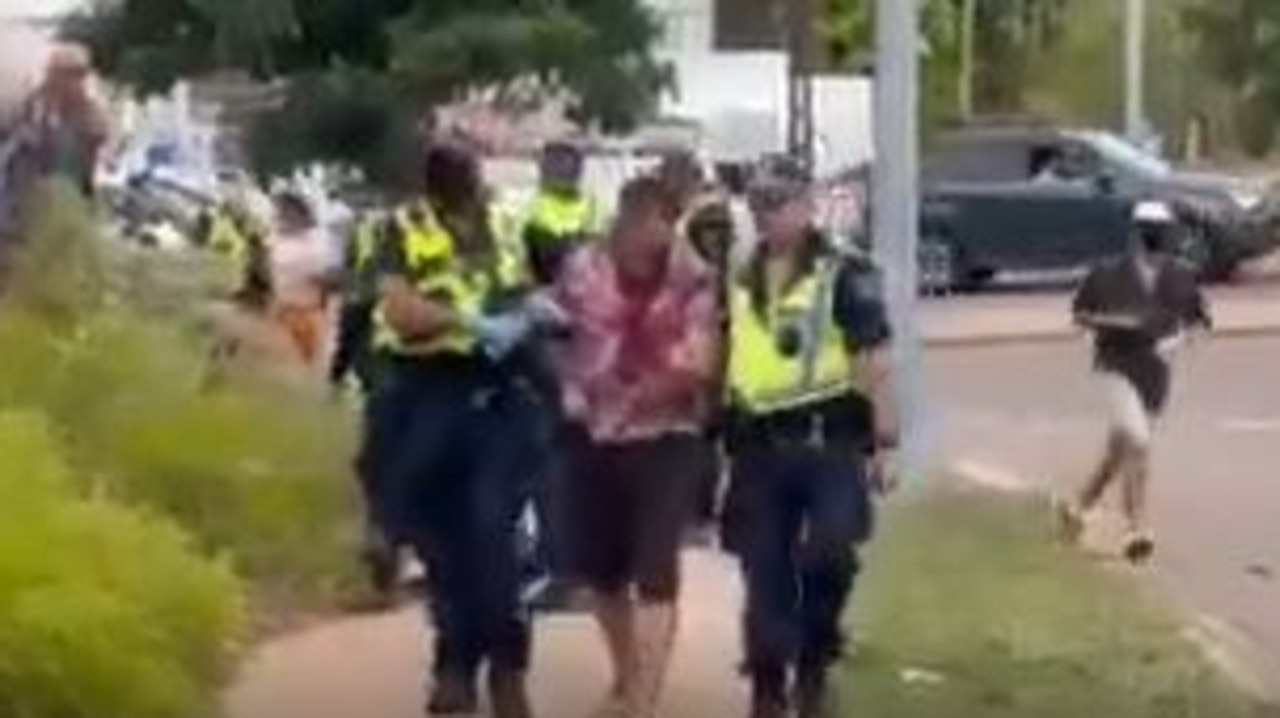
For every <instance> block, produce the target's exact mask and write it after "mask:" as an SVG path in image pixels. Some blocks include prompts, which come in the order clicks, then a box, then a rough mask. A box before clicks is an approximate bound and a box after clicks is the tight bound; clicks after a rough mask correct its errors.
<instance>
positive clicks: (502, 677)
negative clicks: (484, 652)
mask: <svg viewBox="0 0 1280 718" xmlns="http://www.w3.org/2000/svg"><path fill="white" fill-rule="evenodd" d="M489 707H490V709H491V710H492V711H493V718H533V705H532V704H531V703H530V701H529V691H528V688H527V687H526V685H525V673H524V671H516V670H511V669H507V668H492V669H490V670H489Z"/></svg>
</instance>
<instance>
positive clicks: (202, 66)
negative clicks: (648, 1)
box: [66, 0, 667, 165]
mask: <svg viewBox="0 0 1280 718" xmlns="http://www.w3.org/2000/svg"><path fill="white" fill-rule="evenodd" d="M660 30H661V28H660V27H659V25H658V22H657V20H656V18H655V17H653V16H652V14H651V13H650V12H649V11H648V10H647V8H646V7H645V6H644V4H643V2H642V0H104V1H103V2H100V3H99V4H97V5H95V6H94V7H93V8H92V9H91V10H90V11H88V12H86V13H84V14H81V15H79V16H77V17H75V18H73V19H72V20H71V21H70V22H69V23H68V25H67V28H66V31H67V33H68V34H70V35H71V36H73V37H75V38H76V39H79V40H81V41H83V42H85V43H86V44H87V45H89V47H90V48H91V50H92V51H93V52H94V54H95V57H96V58H97V59H98V62H99V63H100V65H101V67H102V69H103V71H104V72H105V73H106V74H107V75H108V76H110V77H112V78H114V79H116V80H118V81H121V82H123V83H125V84H127V85H130V86H132V87H135V88H137V89H138V90H140V91H142V92H144V93H149V92H159V91H164V90H165V89H167V88H168V87H170V86H172V85H173V84H174V83H175V82H176V81H178V80H181V79H184V78H191V77H198V76H201V75H204V74H207V73H211V72H215V71H240V72H245V73H248V74H249V75H251V76H252V77H255V78H257V79H260V80H283V81H285V82H286V84H287V85H288V86H289V88H290V93H289V95H290V97H289V99H288V100H286V102H285V105H284V107H282V108H280V110H279V111H277V112H276V113H275V114H274V116H273V117H264V118H262V122H261V123H260V124H259V127H258V128H257V131H258V132H259V133H262V134H265V135H268V136H273V135H275V134H276V133H275V132H271V131H270V130H272V129H273V128H275V129H280V130H282V129H284V128H285V127H288V128H289V130H290V131H289V132H288V133H287V134H289V135H292V139H295V140H306V141H305V142H301V143H298V142H295V143H293V144H296V145H298V147H297V151H296V152H289V151H287V148H286V147H283V146H281V145H280V144H279V143H277V142H275V141H272V140H271V139H267V138H264V139H263V140H262V141H260V142H257V143H254V144H256V145H258V146H259V147H261V148H272V149H273V151H272V152H268V153H267V154H268V155H270V156H271V160H270V162H269V163H268V164H272V165H277V164H281V163H284V164H287V163H288V162H290V161H292V160H293V159H294V158H293V157H291V155H300V154H303V153H312V154H313V153H315V152H316V151H317V150H322V151H323V152H322V153H321V154H320V155H319V156H320V157H332V158H336V159H344V160H353V159H354V160H356V161H357V164H365V165H368V164H371V163H373V164H376V162H374V160H375V159H376V157H379V156H384V155H385V154H386V152H387V150H386V148H385V146H384V145H385V144H386V142H388V141H390V140H392V139H394V138H395V136H398V135H404V134H405V126H406V124H413V123H414V122H413V120H412V118H411V117H410V115H413V114H417V113H421V112H422V111H424V110H425V108H428V107H431V106H433V105H437V104H441V103H446V102H449V101H451V100H453V99H457V98H459V97H461V96H463V95H465V94H466V93H468V92H471V91H473V90H477V89H486V90H491V89H497V90H499V91H501V90H502V89H504V88H506V87H508V86H514V85H517V84H518V85H520V86H521V87H528V86H529V85H530V84H531V83H532V84H533V85H534V86H536V87H539V88H541V89H542V90H543V91H545V92H546V93H548V94H557V95H562V96H567V97H569V98H570V109H571V111H572V112H573V114H574V116H575V118H576V119H579V120H581V121H582V122H584V123H587V124H591V125H596V126H600V127H602V128H604V129H610V130H612V129H623V128H627V127H629V126H631V125H633V124H635V123H636V122H637V121H639V120H640V119H643V118H644V117H645V116H646V114H647V113H648V112H649V111H650V110H651V109H652V107H653V105H654V102H655V100H656V97H657V95H658V93H659V92H660V90H661V89H662V87H663V86H664V83H665V81H666V78H667V75H666V72H665V68H664V66H663V65H662V64H661V63H660V62H659V61H658V60H656V59H655V58H654V56H653V55H652V53H651V46H652V45H653V43H654V41H655V40H656V39H657V38H658V36H659V33H660ZM308 103H312V104H315V105H316V107H313V108H312V109H313V110H317V111H316V112H302V111H299V107H301V106H304V105H307V104H308ZM312 115H329V117H315V118H312V117H311V116H312ZM299 123H301V125H300V124H299ZM371 130H376V131H377V132H376V133H375V134H372V135H371V134H369V133H370V131H371ZM359 137H364V138H365V139H364V141H363V142H360V141H358V139H359ZM281 139H290V138H281ZM272 145H275V146H274V147H272ZM352 155H357V157H352ZM313 156H314V154H313ZM297 159H301V157H298V158H297Z"/></svg>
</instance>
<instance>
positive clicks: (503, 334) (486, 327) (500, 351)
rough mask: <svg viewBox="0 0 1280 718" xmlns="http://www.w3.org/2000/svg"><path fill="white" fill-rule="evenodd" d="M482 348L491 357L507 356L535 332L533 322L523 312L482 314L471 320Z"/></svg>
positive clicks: (496, 358)
mask: <svg viewBox="0 0 1280 718" xmlns="http://www.w3.org/2000/svg"><path fill="white" fill-rule="evenodd" d="M471 330H472V331H473V332H475V335H476V338H477V339H478V340H479V342H480V348H481V349H482V350H483V351H484V353H485V354H487V355H488V356H489V358H490V359H495V360H501V359H504V358H506V357H507V355H509V354H510V353H511V352H512V351H514V350H515V348H516V347H518V346H519V345H520V343H521V342H523V341H524V340H525V339H527V338H528V337H529V335H530V334H531V333H532V332H533V322H532V321H530V319H529V317H528V315H526V314H525V313H523V312H514V313H509V314H497V315H481V316H479V317H476V318H475V319H473V320H472V321H471Z"/></svg>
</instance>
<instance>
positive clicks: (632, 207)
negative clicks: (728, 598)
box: [233, 142, 1208, 718]
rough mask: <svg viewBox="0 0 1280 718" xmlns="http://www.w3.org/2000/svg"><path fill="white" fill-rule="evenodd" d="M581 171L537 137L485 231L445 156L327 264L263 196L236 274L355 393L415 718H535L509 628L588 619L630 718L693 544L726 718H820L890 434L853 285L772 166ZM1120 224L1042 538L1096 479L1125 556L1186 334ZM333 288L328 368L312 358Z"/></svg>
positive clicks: (884, 385)
mask: <svg viewBox="0 0 1280 718" xmlns="http://www.w3.org/2000/svg"><path fill="white" fill-rule="evenodd" d="M583 169H584V156H583V153H582V151H581V150H580V149H578V148H577V147H575V146H574V145H572V144H570V143H553V144H551V145H549V146H548V147H546V149H545V151H544V153H543V156H542V160H541V183H540V188H539V191H538V193H537V195H536V197H535V198H534V200H533V201H532V202H531V203H530V204H529V206H528V207H527V208H525V209H524V211H522V212H520V213H517V214H518V219H517V221H514V222H513V221H511V213H510V212H509V211H507V210H506V209H505V208H499V207H497V206H495V205H494V203H493V202H492V200H491V197H492V193H491V192H489V191H488V189H487V187H486V184H485V181H484V177H483V176H482V170H481V163H480V162H479V160H478V158H477V157H476V156H475V155H474V154H472V153H471V152H470V151H468V150H467V149H466V148H464V147H462V146H460V145H456V144H452V143H448V142H441V143H438V144H436V145H434V146H432V147H431V148H430V149H429V151H428V152H427V153H426V157H425V160H424V163H423V171H422V192H421V194H420V195H419V196H417V197H414V198H411V199H409V200H408V201H406V202H405V203H403V204H402V205H401V206H399V207H397V208H395V209H389V210H382V211H378V212H370V213H368V215H367V216H365V217H364V218H363V219H361V220H360V221H358V222H357V223H356V224H355V226H354V228H353V231H352V232H351V238H350V242H349V247H348V248H349V251H348V253H347V258H346V262H345V264H344V265H343V269H342V271H340V272H338V273H334V272H333V271H332V269H331V266H330V265H326V264H325V263H324V262H323V261H322V259H323V255H322V253H321V252H320V250H319V249H318V248H319V247H320V246H321V244H322V242H319V241H318V240H317V239H316V238H315V236H314V231H313V230H314V226H315V223H314V218H313V217H311V216H310V215H309V214H308V210H307V207H306V204H305V202H302V201H301V200H300V198H298V197H296V196H293V195H290V194H287V193H286V194H284V195H282V196H281V197H280V199H279V200H278V203H277V215H278V217H279V222H278V225H279V226H278V227H277V228H276V229H275V230H274V235H273V236H272V237H271V239H270V240H269V241H268V242H266V243H265V250H264V251H261V252H260V254H261V257H262V259H261V260H260V261H258V262H248V263H247V264H248V266H251V267H253V266H257V267H258V268H259V269H258V270H256V271H252V272H249V273H248V275H247V276H248V278H249V279H250V280H253V279H254V278H258V277H260V281H259V282H258V284H259V285H260V286H261V287H263V292H262V293H263V294H264V295H265V296H267V297H269V300H268V301H266V302H265V303H261V304H260V305H259V307H260V310H262V309H263V308H265V312H266V314H267V315H268V316H270V317H274V318H275V319H276V320H277V321H278V322H279V323H280V325H281V326H282V327H283V329H284V331H285V333H286V334H288V335H289V336H290V337H292V339H293V342H294V343H295V345H296V347H297V349H298V356H299V357H302V358H303V359H305V360H306V361H308V362H311V363H313V364H314V363H315V362H318V361H320V359H321V358H322V357H324V356H331V364H330V365H329V366H328V369H329V372H328V376H329V380H330V382H331V383H332V385H333V386H334V387H335V388H340V387H342V386H345V385H346V383H347V382H348V381H349V380H350V377H351V376H352V375H354V376H355V377H356V378H357V380H358V383H359V384H360V386H361V387H362V389H363V396H364V399H365V400H364V409H365V411H364V428H365V431H364V439H363V446H362V451H361V454H360V456H359V459H358V461H357V474H358V476H359V479H360V482H361V486H362V487H363V490H364V499H365V504H366V508H367V523H368V528H369V531H368V542H367V545H366V547H365V558H366V560H367V562H368V565H369V568H370V572H371V578H372V580H373V582H374V584H375V586H376V587H377V588H378V589H379V591H382V592H387V593H388V594H389V593H390V592H392V591H394V587H395V582H396V579H397V576H398V573H399V557H400V555H401V553H402V552H411V553H412V554H413V555H415V556H416V557H417V558H418V560H419V561H420V562H421V563H422V564H423V565H424V567H425V569H426V577H427V591H426V596H427V602H428V608H429V613H430V616H431V619H432V623H433V626H434V636H435V642H434V645H433V648H432V656H431V666H432V670H431V672H430V680H429V696H428V700H427V706H426V708H427V711H428V713H429V714H432V715H467V714H472V713H474V712H475V711H476V710H477V709H478V707H479V705H480V703H481V696H482V691H481V690H480V682H481V678H482V677H483V678H485V679H486V681H487V698H488V702H489V704H490V706H491V710H492V713H493V715H495V716H497V718H524V717H525V716H530V715H532V714H533V707H532V705H531V704H530V700H529V695H528V692H527V687H526V679H527V676H528V673H529V668H530V666H529V663H530V660H531V656H532V655H533V654H532V643H533V640H534V635H535V631H534V622H535V618H536V617H537V616H539V615H542V614H543V613H544V612H548V611H563V610H588V611H590V612H591V613H592V614H593V615H594V617H595V619H596V623H597V624H598V626H599V630H600V637H601V641H602V645H603V647H604V649H605V652H606V654H607V655H608V656H609V658H610V661H611V665H612V668H613V682H612V684H611V685H610V686H609V687H608V688H607V689H606V690H605V697H604V700H603V703H602V707H601V710H600V713H599V715H600V716H615V717H617V718H653V717H654V716H657V715H658V714H659V713H658V711H659V706H660V703H661V695H662V687H663V683H664V678H665V674H666V669H667V665H668V662H669V659H670V657H671V655H672V651H673V647H674V645H675V642H676V640H677V636H678V632H679V631H678V628H679V603H680V592H681V564H680V551H681V548H682V546H683V545H684V544H685V543H687V541H688V540H689V539H690V537H691V536H700V537H703V538H705V537H706V535H707V534H708V533H710V530H712V529H714V530H715V533H718V534H719V535H718V538H719V541H718V543H719V544H720V545H721V546H722V547H723V548H724V550H726V551H728V552H729V553H731V554H732V555H733V556H734V557H736V559H737V561H738V565H739V567H740V572H741V577H742V582H743V586H744V588H745V596H744V602H745V604H744V606H743V607H742V618H743V621H742V631H743V639H742V648H743V662H742V669H743V673H744V675H745V676H746V678H747V680H748V682H749V684H750V693H751V714H750V715H751V716H752V718H782V717H784V716H793V715H794V716H799V718H817V717H819V716H825V715H831V713H830V712H829V711H830V708H831V705H830V704H831V701H830V695H829V691H828V688H827V679H828V674H829V671H830V669H831V667H832V666H833V665H834V664H835V663H836V662H837V661H838V660H839V658H840V657H841V655H842V650H843V647H844V644H845V636H844V634H843V631H842V618H843V616H844V613H845V610H846V607H847V605H848V602H849V600H850V597H851V595H852V593H853V589H854V585H855V581H856V578H857V576H858V574H859V569H860V565H859V551H858V548H859V547H860V546H862V545H863V544H864V543H866V542H867V541H868V540H869V539H870V538H871V535H872V529H873V525H874V521H873V516H874V513H875V510H874V504H875V497H876V496H877V495H878V494H880V493H882V492H884V491H887V490H889V489H891V488H892V485H893V476H892V474H891V472H890V470H889V466H890V462H888V461H887V459H888V458H889V457H890V456H891V454H892V452H893V451H894V450H895V449H896V447H897V443H898V419H897V416H896V414H895V412H894V404H893V402H892V401H891V400H890V398H889V396H890V388H891V386H892V377H891V372H890V369H889V362H888V360H887V358H886V351H885V350H886V349H887V347H888V345H889V342H891V341H892V336H891V330H890V326H889V323H888V321H887V318H886V312H885V308H884V306H883V303H882V301H881V297H880V277H879V274H878V272H877V271H876V269H875V268H874V267H873V266H872V265H871V264H870V263H869V262H868V261H867V260H866V258H865V257H864V256H863V255H861V254H860V253H858V252H857V251H856V250H851V249H850V248H848V247H847V246H846V245H844V244H842V243H840V242H835V241H833V238H832V237H830V236H829V233H826V232H824V231H823V230H822V229H821V228H820V227H821V222H820V221H819V220H820V218H819V216H818V210H817V206H816V202H815V185H814V184H813V183H812V182H810V180H809V178H808V177H806V176H805V175H804V173H803V172H802V171H801V170H800V168H798V167H796V166H794V165H791V164H788V163H780V164H777V165H776V166H771V167H766V168H762V169H761V170H760V171H759V172H757V173H755V176H753V177H752V178H750V180H747V181H740V182H735V183H724V182H716V181H714V180H712V179H711V178H707V177H704V176H703V173H702V169H701V167H700V166H699V164H698V163H697V162H696V161H694V160H693V158H692V157H691V156H690V155H688V154H686V153H680V152H673V153H671V154H669V155H668V156H666V157H665V158H664V159H663V161H662V162H661V163H660V164H659V165H658V166H657V168H656V169H655V170H653V171H651V172H648V173H645V174H642V175H641V176H638V177H635V178H634V179H632V180H631V181H629V182H628V183H627V184H626V185H625V186H624V188H623V189H622V191H621V195H620V197H619V199H618V201H617V203H616V204H617V208H616V211H615V213H614V214H613V216H611V217H603V216H602V215H601V212H600V211H599V209H598V206H599V205H598V204H597V203H596V201H595V200H594V199H593V198H592V197H591V196H590V194H589V192H588V191H587V190H586V189H585V188H584V187H583V182H582V176H583ZM1133 226H1134V232H1133V237H1134V242H1133V245H1132V247H1133V249H1132V252H1131V253H1130V254H1129V255H1126V256H1125V257H1122V258H1119V259H1117V260H1115V261H1113V262H1108V263H1106V264H1104V265H1102V266H1100V267H1098V268H1096V269H1095V270H1094V271H1093V272H1092V273H1091V274H1090V275H1089V277H1088V279H1087V280H1086V281H1085V283H1084V284H1083V285H1082V287H1081V291H1080V293H1079V295H1078V297H1077V299H1076V302H1075V305H1074V311H1075V315H1076V320H1077V322H1078V323H1079V324H1080V325H1081V326H1082V327H1084V328H1086V329H1088V330H1090V331H1093V332H1095V333H1096V334H1097V336H1098V340H1097V341H1098V350H1097V357H1098V360H1097V366H1098V369H1099V370H1100V371H1101V372H1102V375H1103V377H1104V379H1105V380H1106V381H1107V382H1109V384H1108V385H1109V386H1110V387H1111V396H1112V398H1113V404H1114V406H1113V412H1112V415H1111V417H1110V426H1111V427H1112V431H1111V439H1110V441H1109V444H1108V448H1107V452H1106V456H1105V457H1104V460H1103V461H1102V463H1101V465H1100V467H1099V469H1098V471H1097V473H1096V476H1094V477H1093V478H1092V479H1091V480H1090V481H1089V482H1088V484H1087V486H1085V487H1084V488H1082V490H1081V492H1080V494H1079V496H1077V497H1073V498H1072V499H1071V500H1064V501H1063V502H1061V505H1060V508H1059V516H1060V519H1061V525H1062V529H1063V532H1064V536H1065V538H1067V539H1068V540H1075V539H1077V538H1078V535H1079V532H1080V528H1081V527H1082V526H1083V522H1084V519H1085V516H1086V514H1087V513H1088V512H1089V511H1090V510H1091V509H1092V508H1093V507H1094V506H1095V505H1096V504H1097V502H1098V500H1099V498H1100V497H1101V495H1102V493H1103V492H1104V491H1105V490H1106V489H1107V488H1108V487H1110V486H1111V485H1112V483H1113V482H1114V481H1115V480H1117V479H1119V481H1120V486H1121V489H1122V492H1123V496H1124V499H1125V502H1124V506H1125V510H1126V516H1127V517H1128V520H1129V529H1130V533H1129V536H1128V537H1127V539H1126V542H1125V553H1126V554H1127V555H1128V556H1129V558H1131V559H1133V560H1135V561H1142V560H1145V559H1146V558H1148V557H1149V556H1150V554H1151V553H1152V552H1153V551H1154V539H1153V537H1152V536H1151V535H1150V532H1149V529H1148V528H1147V525H1146V511H1145V506H1146V500H1145V496H1146V483H1147V471H1148V469H1147V461H1148V459H1147V457H1148V453H1149V446H1150V442H1151V438H1152V432H1153V429H1154V426H1155V423H1156V420H1157V419H1158V416H1159V414H1160V411H1161V409H1162V408H1163V406H1164V403H1165V401H1166V399H1167V396H1168V390H1169V365H1168V354H1169V353H1170V352H1171V351H1172V350H1173V347H1174V346H1176V345H1177V344H1179V343H1180V342H1181V341H1182V338H1183V337H1184V336H1185V334H1186V331H1187V330H1188V329H1192V328H1195V327H1197V326H1201V325H1207V324H1208V316H1207V312H1206V310H1205V304H1204V299H1203V296H1202V295H1201V294H1200V291H1199V289H1198V288H1197V286H1196V282H1195V277H1194V275H1192V274H1190V273H1189V272H1188V271H1186V270H1184V269H1183V268H1182V267H1181V266H1180V265H1179V264H1178V263H1177V262H1175V261H1172V260H1170V258H1169V257H1170V255H1169V251H1168V249H1169V244H1170V242H1171V241H1173V238H1174V236H1175V231H1176V226H1175V223H1174V221H1173V218H1172V216H1171V215H1170V214H1169V211H1168V209H1167V208H1165V207H1163V206H1162V205H1160V204H1158V203H1144V204H1141V205H1139V206H1138V207H1137V208H1135V215H1134V224H1133ZM233 244H234V243H233ZM247 294H249V295H254V294H256V293H255V292H247ZM330 297H338V298H340V302H339V303H340V310H339V312H338V325H339V326H338V331H337V338H338V341H337V344H336V347H335V350H334V351H333V352H332V353H331V354H330V353H326V352H323V351H321V343H320V342H319V340H318V337H319V336H320V334H321V333H322V327H323V324H324V322H325V317H326V316H327V313H326V310H325V307H326V306H327V302H328V299H329V298H330ZM530 515H533V516H535V517H536V521H535V522H534V523H535V524H536V526H537V532H536V537H535V538H536V540H535V541H534V542H533V546H532V548H531V549H530V548H529V545H528V544H529V542H528V541H525V540H523V539H525V538H528V537H527V535H526V534H525V529H526V528H527V526H528V521H527V518H528V516H530ZM535 587H536V589H537V590H532V589H533V588H535Z"/></svg>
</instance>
